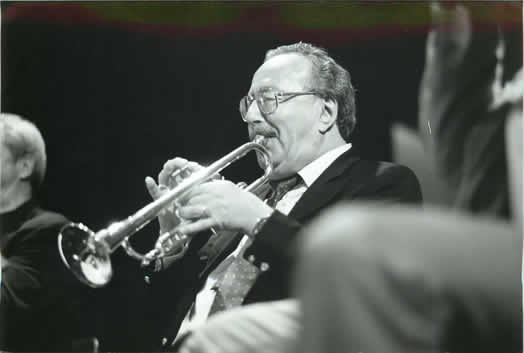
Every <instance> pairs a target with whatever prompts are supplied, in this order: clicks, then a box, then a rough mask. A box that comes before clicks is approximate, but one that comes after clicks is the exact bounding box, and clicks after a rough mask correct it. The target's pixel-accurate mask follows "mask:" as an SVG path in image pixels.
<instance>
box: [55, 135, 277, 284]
mask: <svg viewBox="0 0 524 353" xmlns="http://www.w3.org/2000/svg"><path fill="white" fill-rule="evenodd" d="M262 139H263V137H260V136H257V138H255V139H254V140H253V141H251V142H247V143H245V144H243V145H241V146H240V147H238V148H236V149H235V150H233V151H231V152H230V153H228V154H226V155H225V156H223V157H222V158H220V159H218V160H217V161H215V162H213V163H212V164H211V165H209V166H208V167H206V168H202V169H200V170H198V171H196V172H194V173H192V174H191V175H190V176H188V177H187V178H185V179H183V180H182V181H181V182H180V184H178V185H177V186H175V187H174V188H172V189H170V190H168V191H166V192H165V193H164V194H163V195H161V196H160V197H159V198H158V199H156V200H154V201H152V202H151V203H149V204H147V205H146V206H145V207H143V208H141V209H139V210H138V211H136V212H135V213H134V214H132V215H131V216H129V217H127V218H126V219H124V220H122V221H119V222H115V223H112V224H111V225H109V226H108V227H106V228H104V229H101V230H99V231H98V232H96V233H95V232H93V231H92V230H91V229H89V228H88V227H87V226H85V225H84V224H82V223H69V224H67V225H65V226H64V227H62V229H61V230H60V233H59V235H58V249H59V252H60V257H61V258H62V261H63V262H64V264H65V265H66V266H67V268H68V269H69V270H70V271H71V272H72V273H73V274H74V275H75V276H76V277H77V278H78V279H79V280H80V281H82V282H83V283H85V284H87V285H88V286H90V287H93V288H98V287H102V286H105V285H106V284H107V283H109V281H110V280H111V277H112V275H113V269H112V265H111V258H110V255H111V254H112V253H113V252H114V251H115V250H116V249H117V248H118V247H119V246H122V247H123V248H124V250H125V251H126V253H127V254H128V255H129V256H131V257H132V258H134V259H137V260H139V261H141V262H142V265H147V264H149V263H150V262H151V261H153V260H156V259H159V258H162V257H165V256H175V258H176V259H178V258H181V257H182V256H183V255H184V254H185V251H186V250H187V248H188V246H189V242H190V240H191V237H189V236H187V235H184V234H180V233H178V232H176V230H171V231H169V232H166V233H164V234H162V235H161V236H160V237H159V238H158V239H157V241H156V244H155V247H154V248H153V249H152V250H151V251H149V252H148V253H147V254H145V255H143V254H140V253H138V252H137V251H135V250H134V249H133V247H132V246H131V244H130V242H129V239H130V237H131V236H132V235H133V234H135V233H137V232H138V231H139V230H140V229H142V228H143V227H144V226H146V225H147V224H148V223H149V222H151V221H152V220H153V219H154V218H156V217H157V216H158V215H159V214H160V213H161V212H162V211H163V210H164V209H165V208H167V207H169V206H170V205H171V204H174V205H177V204H178V201H180V200H182V199H183V198H184V196H186V195H187V194H188V193H189V191H190V190H191V189H193V188H194V187H195V186H198V185H200V184H202V183H205V182H207V181H209V180H211V179H213V178H214V177H215V176H216V175H217V174H218V173H219V172H220V171H222V170H223V169H225V168H227V167H228V166H229V165H230V164H231V163H234V162H235V161H237V160H239V159H241V158H243V157H244V156H245V155H246V154H248V153H249V152H251V151H256V152H257V153H258V154H259V155H260V156H262V160H263V162H262V163H263V167H264V168H263V169H264V174H263V175H262V176H261V177H259V178H258V179H256V180H255V181H253V182H252V183H251V184H250V185H248V186H245V187H244V189H245V190H247V191H250V192H256V191H257V190H258V189H259V188H260V187H261V186H262V185H264V184H266V182H267V181H268V179H269V175H270V174H271V172H272V171H273V168H272V166H271V161H270V157H269V152H268V151H267V149H266V148H265V147H264V146H263V145H262V144H261V142H262ZM244 185H245V184H244Z"/></svg>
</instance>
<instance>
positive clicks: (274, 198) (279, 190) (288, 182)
mask: <svg viewBox="0 0 524 353" xmlns="http://www.w3.org/2000/svg"><path fill="white" fill-rule="evenodd" d="M300 182H302V178H301V177H300V175H298V174H294V175H292V176H291V177H289V178H286V179H280V180H271V181H270V182H269V185H271V189H272V193H271V195H270V196H269V198H268V204H269V205H270V206H272V207H273V206H274V205H275V204H276V203H277V202H278V201H280V199H282V197H283V196H284V195H285V194H286V193H287V192H288V191H289V190H291V189H293V188H294V187H295V186H297V185H298V184H299V183H300Z"/></svg>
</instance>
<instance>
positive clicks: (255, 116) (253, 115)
mask: <svg viewBox="0 0 524 353" xmlns="http://www.w3.org/2000/svg"><path fill="white" fill-rule="evenodd" d="M244 121H245V122H246V123H248V124H255V123H259V122H262V121H265V119H264V116H263V115H262V113H261V112H260V109H258V103H257V102H256V101H254V102H253V103H251V105H250V106H249V108H247V112H246V116H245V117H244Z"/></svg>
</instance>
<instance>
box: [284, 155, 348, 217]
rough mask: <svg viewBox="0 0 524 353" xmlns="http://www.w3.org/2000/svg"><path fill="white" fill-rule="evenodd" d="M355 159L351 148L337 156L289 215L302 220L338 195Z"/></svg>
mask: <svg viewBox="0 0 524 353" xmlns="http://www.w3.org/2000/svg"><path fill="white" fill-rule="evenodd" d="M356 161H358V157H356V156H354V155H353V153H352V151H351V150H349V151H347V152H345V153H343V154H342V155H341V156H340V157H338V158H337V159H336V160H335V161H334V162H333V163H332V164H331V165H330V166H329V167H328V168H327V169H326V170H325V171H324V172H323V173H322V174H321V175H320V176H319V177H318V179H317V180H315V182H314V183H313V184H312V185H311V186H310V187H309V188H308V189H307V190H306V192H305V193H304V195H302V197H301V198H300V200H298V202H297V204H296V205H295V207H294V208H293V209H292V210H291V212H290V213H289V216H290V217H293V218H295V219H297V220H299V221H304V220H306V219H308V218H310V217H311V216H312V215H313V214H314V213H315V212H317V211H318V210H319V209H321V208H322V207H324V206H325V205H326V204H328V203H329V202H330V201H331V200H332V199H333V198H335V197H337V196H339V195H340V190H341V189H342V188H343V187H344V186H345V185H346V184H347V178H346V177H345V176H346V175H347V171H348V170H349V169H350V168H351V167H352V166H353V165H354V164H355V162H356Z"/></svg>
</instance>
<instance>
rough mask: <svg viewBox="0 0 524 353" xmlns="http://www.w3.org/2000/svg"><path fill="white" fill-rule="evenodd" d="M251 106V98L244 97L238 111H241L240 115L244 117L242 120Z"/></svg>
mask: <svg viewBox="0 0 524 353" xmlns="http://www.w3.org/2000/svg"><path fill="white" fill-rule="evenodd" d="M250 105H251V101H250V99H249V96H244V98H242V99H241V100H240V104H239V107H238V110H239V111H240V115H241V116H242V118H245V116H246V114H247V110H248V109H249V106H250Z"/></svg>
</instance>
